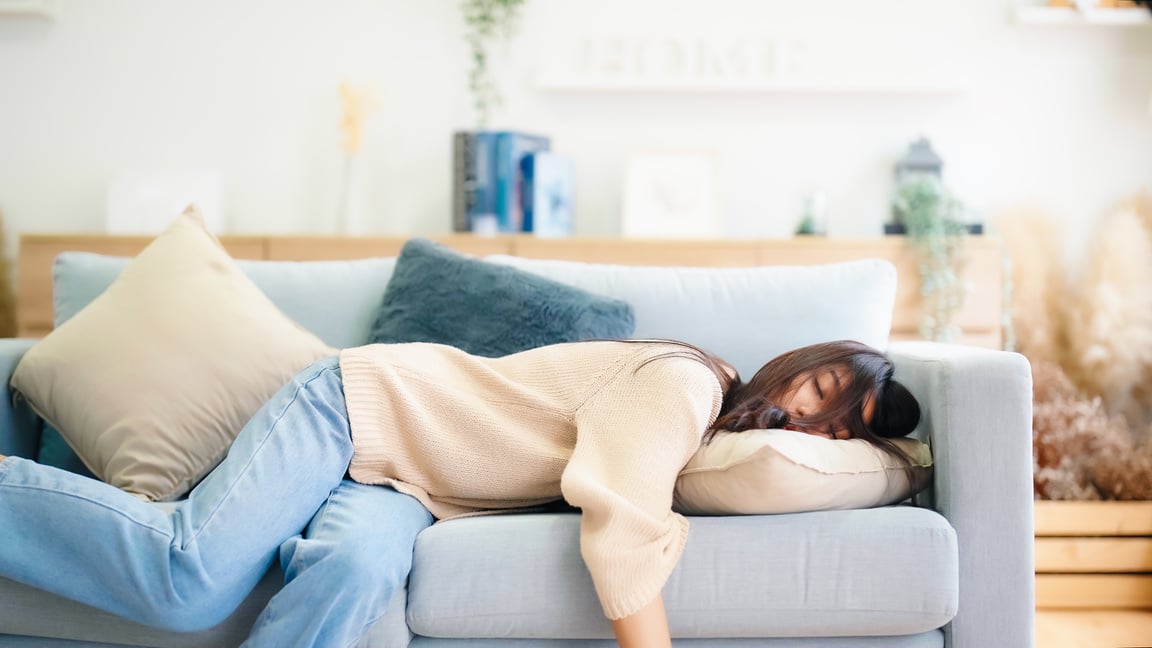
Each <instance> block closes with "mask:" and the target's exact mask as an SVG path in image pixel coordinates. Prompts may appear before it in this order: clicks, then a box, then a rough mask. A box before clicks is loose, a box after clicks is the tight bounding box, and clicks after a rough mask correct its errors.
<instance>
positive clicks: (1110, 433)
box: [1032, 362, 1152, 500]
mask: <svg viewBox="0 0 1152 648" xmlns="http://www.w3.org/2000/svg"><path fill="white" fill-rule="evenodd" d="M1032 382H1033V389H1034V390H1035V391H1034V394H1035V400H1036V403H1035V406H1034V408H1033V418H1032V444H1033V454H1032V457H1033V473H1032V475H1033V485H1034V487H1035V494H1036V497H1037V498H1040V499H1053V500H1100V499H1107V500H1149V499H1152V445H1149V443H1148V442H1147V441H1144V442H1140V441H1138V440H1137V439H1135V438H1134V437H1133V435H1132V433H1131V432H1130V430H1129V426H1128V423H1127V422H1126V421H1125V420H1124V418H1123V417H1121V416H1119V415H1110V414H1108V413H1107V412H1106V411H1105V410H1104V407H1103V404H1102V403H1101V400H1100V398H1099V397H1095V398H1092V397H1088V396H1086V395H1084V393H1083V392H1081V391H1080V390H1079V389H1077V388H1076V386H1075V385H1074V384H1073V383H1072V381H1071V380H1069V378H1068V376H1067V375H1065V373H1064V372H1063V370H1061V369H1060V367H1059V366H1058V365H1056V364H1053V363H1050V362H1037V363H1034V364H1033V365H1032Z"/></svg>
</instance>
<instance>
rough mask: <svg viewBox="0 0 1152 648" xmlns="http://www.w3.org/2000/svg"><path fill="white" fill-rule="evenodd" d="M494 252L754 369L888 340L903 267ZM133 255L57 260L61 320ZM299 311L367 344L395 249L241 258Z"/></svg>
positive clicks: (312, 323) (277, 299)
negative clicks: (716, 263)
mask: <svg viewBox="0 0 1152 648" xmlns="http://www.w3.org/2000/svg"><path fill="white" fill-rule="evenodd" d="M484 259H485V260H487V261H491V262H494V263H501V264H504V265H510V266H513V267H517V268H520V269H522V270H527V271H529V272H533V273H535V274H539V275H542V276H545V277H549V278H552V279H555V280H557V281H561V282H564V283H567V284H569V285H573V286H577V287H579V288H583V289H585V290H589V291H591V292H595V293H599V294H603V295H608V296H611V297H616V298H619V299H623V300H625V301H627V302H629V303H630V304H632V307H633V309H634V311H635V314H636V332H635V336H636V337H638V338H671V339H678V340H684V341H686V342H691V343H693V344H696V345H699V346H700V347H702V348H705V349H707V350H709V351H712V352H713V353H716V354H717V355H719V356H721V357H723V358H724V359H726V360H728V361H729V362H731V363H732V364H733V365H735V366H736V368H737V370H739V371H740V374H741V375H742V376H745V377H750V376H751V375H752V373H754V372H755V371H756V369H758V368H759V367H760V365H762V364H763V363H764V362H766V361H768V360H769V359H771V358H773V357H775V356H776V355H779V354H780V353H783V352H784V351H787V350H789V349H794V348H796V347H799V346H804V345H806V344H811V343H813V342H823V341H828V340H837V339H854V340H859V341H861V342H864V343H866V344H870V345H872V346H874V347H877V348H881V349H882V348H884V347H885V346H886V345H887V341H888V335H889V331H890V329H891V326H892V312H893V308H894V304H895V298H896V269H895V267H894V266H893V265H892V264H891V263H890V262H888V261H884V260H880V259H867V260H862V261H848V262H844V263H833V264H824V265H812V266H757V267H740V268H688V267H653V266H624V265H610V264H593V263H581V262H573V261H551V260H539V259H526V258H522V257H514V256H506V255H491V256H487V257H484ZM129 261H130V259H128V258H124V257H110V256H104V255H98V254H91V253H87V252H66V253H63V254H61V255H59V256H58V257H57V259H56V262H55V264H54V265H53V276H52V282H53V306H54V309H55V320H56V325H57V326H59V325H60V324H61V323H62V322H64V321H65V320H67V319H68V318H70V317H72V316H73V315H74V314H76V312H78V311H79V310H80V309H81V308H83V307H84V306H86V305H87V304H88V303H89V302H90V301H92V300H93V299H95V298H96V297H97V296H98V295H99V294H100V293H101V292H103V291H104V290H105V289H106V288H107V287H108V286H109V285H110V284H111V283H112V282H113V281H115V279H116V277H118V276H119V275H120V271H121V270H123V269H124V267H125V266H126V265H127V264H128V262H129ZM238 263H239V264H240V267H241V268H242V269H243V270H244V272H245V274H247V275H248V277H250V278H251V279H252V281H253V282H254V283H255V284H256V285H257V286H258V287H259V288H260V289H261V290H263V291H264V293H265V294H266V295H268V297H269V298H270V299H271V300H272V302H273V303H275V304H276V305H277V306H278V307H279V308H280V309H281V310H282V311H283V312H284V313H285V315H287V316H288V317H290V318H292V319H293V320H295V321H296V322H297V323H298V324H300V325H301V326H303V327H305V328H307V329H308V330H310V331H312V332H313V333H315V334H316V335H317V336H319V337H320V338H321V339H322V340H324V341H325V342H327V343H328V344H330V345H332V346H334V347H337V348H344V347H349V346H356V345H359V344H364V343H365V342H366V341H367V340H368V338H369V336H370V333H371V329H372V323H373V322H374V321H375V318H376V313H377V310H378V309H379V307H380V303H381V301H382V299H383V296H384V289H385V287H386V286H387V284H388V280H389V279H390V278H391V276H392V270H393V268H394V267H395V265H396V259H395V258H394V257H387V258H384V257H381V258H367V259H357V260H352V261H246V260H240V261H238Z"/></svg>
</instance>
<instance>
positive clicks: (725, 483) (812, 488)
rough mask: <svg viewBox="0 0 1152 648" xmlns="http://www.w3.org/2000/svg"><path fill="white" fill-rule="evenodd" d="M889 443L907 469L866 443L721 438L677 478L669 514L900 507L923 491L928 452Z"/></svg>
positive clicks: (781, 435) (752, 433)
mask: <svg viewBox="0 0 1152 648" xmlns="http://www.w3.org/2000/svg"><path fill="white" fill-rule="evenodd" d="M892 441H893V443H895V444H896V445H897V447H898V448H899V449H900V450H901V451H902V452H903V453H904V454H905V455H906V456H907V457H908V458H909V462H910V463H905V462H903V461H901V460H900V459H898V458H897V457H893V456H892V455H890V454H888V453H887V452H884V451H883V450H881V449H879V448H878V447H876V446H874V445H872V444H871V443H869V442H868V441H865V440H864V439H828V438H825V437H821V436H816V435H813V434H805V433H803V432H794V431H791V430H745V431H743V432H727V431H720V432H717V433H716V436H715V437H713V438H712V440H711V441H709V442H708V443H706V444H704V445H702V446H700V449H699V450H697V451H696V454H694V455H693V456H692V458H691V459H689V460H688V464H687V465H686V466H684V469H683V470H681V471H680V476H679V477H677V478H676V493H675V507H676V509H677V510H678V511H680V512H682V513H692V514H697V515H752V514H765V513H799V512H801V511H828V510H834V509H849V508H868V507H870V506H885V505H888V504H895V503H897V502H902V501H904V500H906V499H908V498H909V497H911V496H912V495H913V494H915V493H918V492H920V491H921V490H923V489H924V488H925V487H926V486H927V485H928V481H929V479H930V478H931V476H932V453H931V452H930V451H929V449H928V444H926V443H923V442H921V441H919V440H917V439H911V438H904V439H893V440H892Z"/></svg>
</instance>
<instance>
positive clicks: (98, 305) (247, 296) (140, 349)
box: [11, 208, 335, 500]
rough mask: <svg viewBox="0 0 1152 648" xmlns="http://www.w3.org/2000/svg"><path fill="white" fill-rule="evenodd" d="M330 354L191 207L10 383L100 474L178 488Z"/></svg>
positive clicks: (120, 483) (163, 492)
mask: <svg viewBox="0 0 1152 648" xmlns="http://www.w3.org/2000/svg"><path fill="white" fill-rule="evenodd" d="M333 353H335V350H334V349H332V348H331V347H329V346H327V345H325V344H324V343H323V341H321V340H320V339H319V338H317V337H316V336H314V335H312V334H311V333H309V332H308V331H305V330H304V329H302V328H301V327H300V326H299V325H297V324H296V323H294V322H293V321H292V320H290V319H288V318H287V317H285V316H284V315H283V313H281V312H280V311H279V310H278V309H277V308H276V307H275V306H274V305H273V304H272V303H271V302H270V301H268V299H267V298H266V297H265V296H264V295H263V294H262V293H261V292H260V290H259V289H258V288H256V286H254V285H253V284H252V282H251V281H250V280H249V279H247V278H246V277H245V276H244V275H243V273H242V272H241V271H240V270H239V268H238V267H237V266H236V264H235V262H234V261H233V260H232V259H231V258H230V257H229V256H228V254H227V253H226V252H225V251H224V249H223V247H222V246H221V245H220V243H219V241H217V240H216V239H215V237H214V236H212V235H211V234H210V233H209V232H208V231H207V230H206V229H205V228H204V223H203V220H202V218H201V217H200V215H199V213H198V212H197V211H196V210H195V209H194V208H190V209H189V210H188V211H186V212H185V213H184V214H182V215H181V216H180V217H179V218H177V219H176V220H175V221H174V222H173V223H172V225H170V226H169V227H168V228H167V229H166V230H165V231H164V232H163V233H162V234H160V235H159V236H158V237H156V239H155V240H154V241H152V243H150V244H149V245H148V247H147V248H145V249H144V251H142V252H141V253H140V254H139V255H138V256H137V257H136V258H135V259H133V260H132V262H131V263H130V264H129V265H128V266H127V267H126V268H125V269H124V271H123V272H122V273H121V274H120V276H119V277H118V278H117V279H116V281H115V282H113V284H112V285H111V286H109V288H108V290H107V291H105V292H104V293H103V294H101V295H100V296H99V297H98V298H96V299H95V300H93V301H92V303H91V304H89V305H88V306H87V307H86V308H84V309H83V310H82V311H81V312H79V313H77V314H76V315H75V316H74V317H72V318H71V319H69V320H68V321H67V322H65V323H63V324H62V325H61V326H60V327H59V328H57V329H55V330H53V331H52V332H51V333H49V334H48V335H47V336H46V337H45V338H44V339H42V340H40V342H38V343H37V344H36V345H34V346H33V347H32V348H31V349H29V350H28V352H27V353H26V354H25V355H24V357H23V358H22V359H21V360H20V363H19V364H18V365H17V367H16V369H15V371H13V374H12V380H11V384H12V388H13V389H14V390H15V391H18V392H20V394H22V395H23V396H24V397H26V398H27V400H28V402H29V403H30V404H31V405H32V407H33V408H34V409H35V410H36V412H37V413H39V414H40V415H41V416H42V417H43V418H44V419H45V420H46V421H47V422H49V423H51V424H52V425H53V426H54V427H55V428H56V429H58V430H59V431H60V432H61V433H62V434H63V435H64V437H65V439H67V441H68V444H69V445H70V446H71V447H72V448H73V449H75V450H76V454H77V455H78V456H79V457H80V458H81V459H83V461H84V464H85V465H86V466H87V467H88V468H89V469H90V470H91V471H92V472H93V474H95V475H96V476H97V477H99V478H101V479H103V480H105V481H107V482H108V483H110V484H112V485H114V486H117V487H119V488H121V489H123V490H125V491H128V492H130V493H132V494H134V495H137V496H139V497H141V498H143V499H148V500H166V499H173V498H176V497H179V496H181V495H183V494H184V493H185V492H187V491H188V489H190V488H191V487H192V486H193V485H194V484H195V483H196V482H198V481H199V480H200V478H202V477H203V476H204V474H206V473H207V472H208V471H209V470H211V469H212V467H213V466H215V465H216V464H217V463H218V462H219V461H220V460H221V459H222V458H223V456H224V454H225V453H226V452H227V450H228V446H229V445H231V442H232V439H233V438H234V437H235V436H236V434H237V432H239V431H240V428H241V427H242V426H243V425H244V423H245V422H247V420H248V419H249V418H250V417H251V416H252V414H253V413H254V412H255V411H256V410H257V409H259V407H260V406H261V405H263V404H264V402H265V401H267V400H268V398H269V397H270V396H271V395H272V394H273V393H275V391H276V390H277V389H279V388H280V387H281V386H283V384H284V383H285V382H287V381H288V379H290V378H291V377H292V376H293V375H294V374H296V373H297V372H298V371H300V370H301V369H303V368H304V367H306V366H307V365H308V364H309V363H311V362H313V361H315V360H317V359H319V358H321V357H324V356H326V355H331V354H333Z"/></svg>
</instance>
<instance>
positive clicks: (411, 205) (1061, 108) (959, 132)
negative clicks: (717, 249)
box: [0, 0, 1152, 255]
mask: <svg viewBox="0 0 1152 648" xmlns="http://www.w3.org/2000/svg"><path fill="white" fill-rule="evenodd" d="M56 3H57V15H56V18H55V19H54V20H51V21H44V20H36V19H24V18H13V17H0V211H2V212H3V215H4V219H5V225H6V227H7V231H8V235H9V246H10V247H11V246H14V240H15V238H16V235H18V234H19V233H20V232H49V231H101V230H102V229H103V227H104V219H105V213H104V212H105V191H106V188H107V184H108V182H109V180H110V179H111V178H112V177H113V176H114V174H116V173H117V172H119V171H122V170H126V169H140V168H153V169H167V168H205V167H207V168H215V169H218V170H219V171H220V172H221V174H222V177H223V180H224V190H225V199H226V201H227V212H226V222H227V227H228V231H231V232H236V233H268V232H271V233H313V232H328V231H331V229H332V228H333V227H334V225H333V223H334V215H333V212H334V210H335V204H336V201H337V190H338V185H339V176H340V168H341V166H340V165H341V152H340V146H339V143H340V139H339V136H340V133H339V129H338V121H339V119H340V102H339V95H338V91H337V88H338V85H339V83H340V82H341V81H343V80H349V81H352V82H354V83H358V84H361V85H372V86H374V87H375V88H376V91H377V93H378V94H379V96H380V99H381V103H382V107H381V109H380V110H379V111H377V112H376V113H374V114H373V115H372V116H370V118H369V121H368V122H367V138H366V141H365V145H364V149H363V152H362V156H361V160H360V165H361V166H360V169H361V172H362V178H363V180H364V182H365V185H364V199H365V202H366V205H367V207H368V209H369V213H370V220H369V222H368V223H367V225H366V231H368V232H370V233H394V234H421V233H438V232H445V231H448V229H449V220H450V216H449V212H450V196H449V188H450V174H451V171H450V143H449V142H450V133H451V131H452V130H454V129H457V128H462V127H468V126H470V125H471V120H472V114H471V108H470V98H469V96H468V94H467V91H466V85H467V84H466V70H467V61H468V58H467V57H468V55H467V51H466V49H465V47H464V45H463V43H462V38H461V37H462V30H463V25H462V22H461V20H460V18H459V15H458V11H457V3H456V2H455V1H454V0H421V1H419V2H400V1H399V0H332V1H330V2H318V1H307V2H306V1H304V0H286V1H272V0H261V1H257V0H246V1H242V2H234V1H231V0H199V1H198V2H183V1H177V0H98V1H97V0H56ZM1009 9H1010V7H1009V3H1008V0H875V1H873V2H859V0H821V1H820V2H799V1H797V0H664V1H656V0H580V1H579V2H576V1H573V0H529V3H528V7H527V10H526V12H525V15H524V17H523V20H522V22H521V25H520V29H519V32H518V36H517V37H516V38H515V40H514V41H512V42H511V43H510V44H509V45H507V46H505V47H503V48H501V51H500V52H499V53H498V56H497V64H498V65H499V71H500V73H501V78H502V80H503V83H504V89H505V95H506V96H505V104H504V106H503V108H502V109H501V110H500V111H499V112H498V113H497V114H496V119H495V121H494V124H493V125H494V126H504V127H516V128H523V129H534V130H539V131H543V132H546V133H548V134H550V135H551V136H552V137H553V145H554V148H556V149H558V150H560V151H563V152H565V153H568V154H570V155H572V156H573V157H574V158H575V161H576V168H577V182H578V196H577V230H578V233H580V234H586V235H614V234H616V233H617V232H618V231H619V212H620V208H619V206H620V202H621V189H622V181H623V171H624V164H625V161H626V159H627V156H628V154H629V153H630V152H633V151H641V150H651V149H667V148H684V149H697V150H699V149H706V150H713V151H716V152H717V153H718V154H719V155H720V157H721V159H722V161H723V168H724V173H725V175H724V196H725V204H726V209H725V215H726V225H725V228H726V231H727V234H728V235H729V236H732V237H745V236H747V237H760V236H772V237H775V236H787V235H789V234H790V233H791V231H792V228H793V227H794V224H795V222H796V219H797V213H798V211H799V205H800V200H801V196H802V194H803V193H804V192H806V191H811V190H814V189H821V190H823V191H825V192H826V193H827V195H828V198H829V210H830V223H829V227H830V232H831V234H833V235H836V236H872V235H875V234H878V233H879V231H880V227H881V224H882V223H883V221H884V220H886V218H887V209H888V208H887V204H888V195H889V191H890V189H891V175H892V164H893V162H894V161H895V160H896V158H898V157H899V155H900V154H901V153H902V151H903V150H904V148H905V146H906V145H907V144H908V142H909V141H910V140H911V139H913V138H914V137H915V136H916V135H918V134H921V133H922V134H925V135H927V136H929V137H930V138H931V139H932V141H933V143H934V144H935V146H936V148H937V150H938V151H939V152H940V153H941V154H942V156H943V157H944V159H945V163H946V166H945V179H946V181H947V182H948V183H949V184H950V185H951V186H952V187H953V188H954V189H955V190H956V191H957V192H958V193H959V194H960V195H961V196H962V197H963V198H964V199H965V200H966V201H967V202H968V203H969V204H970V205H971V206H972V207H973V208H975V209H976V210H978V211H979V212H980V213H981V214H983V215H984V216H985V217H986V218H987V217H993V216H995V214H997V213H999V212H1000V211H1001V210H1003V209H1005V208H1009V207H1013V206H1018V205H1033V206H1038V207H1040V208H1042V209H1046V210H1047V211H1048V213H1050V214H1051V218H1052V219H1053V225H1054V226H1059V227H1062V228H1063V229H1064V231H1065V232H1066V240H1067V241H1068V249H1069V253H1070V254H1072V255H1076V254H1077V253H1078V251H1079V250H1080V249H1081V248H1082V247H1083V246H1084V245H1085V244H1084V241H1085V239H1086V238H1087V237H1088V235H1089V233H1090V232H1091V229H1092V226H1093V223H1094V222H1095V221H1097V220H1098V219H1099V218H1100V217H1101V216H1102V215H1103V214H1105V213H1106V212H1107V211H1108V210H1109V208H1110V207H1111V206H1113V205H1114V204H1115V203H1116V202H1118V201H1120V200H1121V199H1123V198H1125V197H1126V196H1128V195H1130V194H1131V193H1133V192H1135V191H1137V190H1139V189H1141V188H1143V189H1148V190H1152V112H1150V111H1152V107H1150V105H1149V104H1150V97H1152V27H1133V28H1106V27H1051V26H1045V27H1041V26H1034V25H1019V24H1016V23H1015V22H1014V21H1013V20H1012V19H1011V12H1010V11H1009ZM765 34H767V35H768V37H769V38H771V39H775V40H777V41H780V42H784V41H787V42H789V43H801V44H802V45H803V48H804V49H803V52H805V54H804V55H803V60H802V61H801V63H802V65H799V66H798V68H797V70H798V71H795V72H793V73H792V74H793V78H794V80H798V81H811V82H815V83H817V84H818V85H820V86H821V90H822V91H819V92H785V91H780V92H749V91H734V92H703V91H694V90H692V89H688V90H683V91H675V92H638V91H631V92H628V91H568V92H559V91H546V90H543V89H541V88H540V87H539V85H538V83H537V81H538V80H539V79H540V78H541V74H545V73H546V72H547V70H548V69H551V68H550V66H549V65H547V62H548V61H550V60H553V59H554V58H563V57H564V56H565V55H567V54H568V53H569V52H570V51H571V48H573V47H576V46H577V45H578V44H579V41H580V39H581V38H585V37H595V38H601V39H602V38H605V37H623V38H626V39H627V38H631V39H636V38H668V37H672V38H681V39H692V38H706V39H712V41H714V42H720V43H723V42H726V41H731V40H732V39H738V38H759V37H762V36H763V35H765ZM544 78H545V80H547V79H548V78H552V79H553V80H555V77H554V76H553V77H544ZM859 80H865V81H867V80H871V81H872V82H874V83H876V84H881V83H882V84H887V85H892V84H896V85H898V86H899V89H900V90H902V92H853V91H845V87H846V85H847V84H850V83H852V82H854V81H859ZM938 87H943V89H944V90H948V91H946V92H925V91H924V90H925V89H928V88H937V89H939V88H938ZM829 90H831V91H829ZM838 90H839V91H838Z"/></svg>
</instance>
